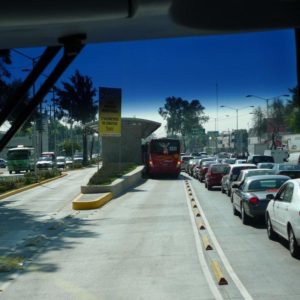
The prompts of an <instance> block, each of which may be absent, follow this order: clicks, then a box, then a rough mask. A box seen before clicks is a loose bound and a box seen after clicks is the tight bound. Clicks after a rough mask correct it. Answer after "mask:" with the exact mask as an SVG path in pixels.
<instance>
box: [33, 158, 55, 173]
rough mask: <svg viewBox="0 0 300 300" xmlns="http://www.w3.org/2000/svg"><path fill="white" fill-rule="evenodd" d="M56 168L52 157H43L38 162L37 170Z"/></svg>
mask: <svg viewBox="0 0 300 300" xmlns="http://www.w3.org/2000/svg"><path fill="white" fill-rule="evenodd" d="M54 167H55V162H54V161H53V159H52V157H51V156H42V157H40V158H39V159H38V161H37V162H36V168H37V169H39V170H49V169H53V168H54Z"/></svg>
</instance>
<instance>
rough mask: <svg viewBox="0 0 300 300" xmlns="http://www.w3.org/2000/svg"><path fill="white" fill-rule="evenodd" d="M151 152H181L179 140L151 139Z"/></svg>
mask: <svg viewBox="0 0 300 300" xmlns="http://www.w3.org/2000/svg"><path fill="white" fill-rule="evenodd" d="M150 151H151V153H155V154H176V153H179V152H180V145H179V141H175V140H174V141H171V140H161V141H159V140H156V141H151V148H150Z"/></svg>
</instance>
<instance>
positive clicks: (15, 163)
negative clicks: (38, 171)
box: [7, 145, 35, 174]
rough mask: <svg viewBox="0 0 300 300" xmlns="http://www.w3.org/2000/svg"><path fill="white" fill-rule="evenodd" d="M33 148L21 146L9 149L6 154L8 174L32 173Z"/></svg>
mask: <svg viewBox="0 0 300 300" xmlns="http://www.w3.org/2000/svg"><path fill="white" fill-rule="evenodd" d="M34 155H35V153H34V148H29V147H24V146H22V145H19V146H17V147H16V148H11V149H9V150H8V152H7V168H8V171H9V174H11V173H12V172H15V173H20V172H21V171H25V172H28V171H34Z"/></svg>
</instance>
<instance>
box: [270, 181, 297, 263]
mask: <svg viewBox="0 0 300 300" xmlns="http://www.w3.org/2000/svg"><path fill="white" fill-rule="evenodd" d="M267 198H268V199H269V200H270V202H269V204H268V206H267V210H266V223H267V233H268V237H269V239H271V240H273V239H275V238H276V235H280V236H282V237H283V238H284V239H286V240H288V242H289V249H290V253H291V255H292V256H293V257H297V256H299V254H300V248H299V245H300V216H299V215H300V179H290V180H288V181H287V182H285V183H284V184H283V185H282V186H281V187H280V190H279V191H278V193H277V194H276V195H275V196H273V195H271V194H270V195H267Z"/></svg>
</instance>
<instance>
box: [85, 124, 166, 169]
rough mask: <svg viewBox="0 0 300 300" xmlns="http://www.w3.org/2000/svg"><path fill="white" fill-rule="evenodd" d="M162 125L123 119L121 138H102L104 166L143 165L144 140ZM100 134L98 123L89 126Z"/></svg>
mask: <svg viewBox="0 0 300 300" xmlns="http://www.w3.org/2000/svg"><path fill="white" fill-rule="evenodd" d="M160 126H161V123H159V122H155V121H151V120H146V119H139V118H122V128H121V136H120V137H102V161H103V165H107V164H114V163H121V164H123V163H135V164H142V140H143V139H145V138H147V137H148V136H149V135H151V134H152V133H153V132H154V131H155V130H156V129H158V128H159V127H160ZM89 127H91V128H92V129H94V130H95V131H96V132H98V122H95V123H92V124H90V125H89Z"/></svg>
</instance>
